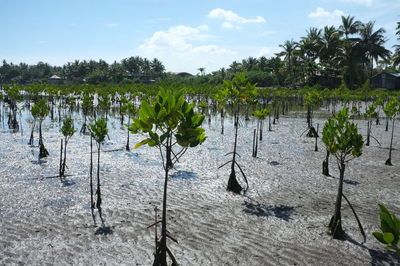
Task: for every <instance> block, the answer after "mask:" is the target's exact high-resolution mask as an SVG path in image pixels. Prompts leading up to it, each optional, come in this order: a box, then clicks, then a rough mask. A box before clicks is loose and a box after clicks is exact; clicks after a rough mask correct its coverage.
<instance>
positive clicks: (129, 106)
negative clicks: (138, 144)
mask: <svg viewBox="0 0 400 266" xmlns="http://www.w3.org/2000/svg"><path fill="white" fill-rule="evenodd" d="M136 112H137V110H136V108H135V105H134V104H133V102H126V103H125V104H124V105H122V106H121V115H125V114H127V115H128V123H127V125H126V126H127V128H128V132H127V138H126V146H125V149H126V150H127V151H129V150H130V147H129V127H130V123H131V117H133V116H135V115H136Z"/></svg>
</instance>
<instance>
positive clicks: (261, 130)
mask: <svg viewBox="0 0 400 266" xmlns="http://www.w3.org/2000/svg"><path fill="white" fill-rule="evenodd" d="M263 126H264V120H262V121H260V141H262V138H263Z"/></svg>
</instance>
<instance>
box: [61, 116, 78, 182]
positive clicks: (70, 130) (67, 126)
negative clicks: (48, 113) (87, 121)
mask: <svg viewBox="0 0 400 266" xmlns="http://www.w3.org/2000/svg"><path fill="white" fill-rule="evenodd" d="M61 133H62V134H63V135H64V158H63V156H62V151H63V143H62V142H61V156H60V174H59V175H60V178H62V177H65V166H66V161H67V145H68V141H69V139H70V138H71V137H72V135H74V133H75V127H74V120H73V119H72V118H71V117H67V118H65V119H64V120H63V125H62V127H61ZM61 161H62V162H61Z"/></svg>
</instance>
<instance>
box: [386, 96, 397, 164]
mask: <svg viewBox="0 0 400 266" xmlns="http://www.w3.org/2000/svg"><path fill="white" fill-rule="evenodd" d="M383 111H384V112H385V114H386V117H388V118H390V119H392V135H391V137H390V147H389V158H388V159H387V160H386V162H385V164H386V165H392V146H393V133H394V122H395V121H396V115H397V114H398V113H399V112H400V103H399V102H398V101H397V99H396V98H392V99H391V100H390V101H389V102H388V103H387V104H386V105H385V107H384V109H383Z"/></svg>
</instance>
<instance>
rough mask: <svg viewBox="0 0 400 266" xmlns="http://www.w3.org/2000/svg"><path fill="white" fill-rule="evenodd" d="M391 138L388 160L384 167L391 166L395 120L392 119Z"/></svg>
mask: <svg viewBox="0 0 400 266" xmlns="http://www.w3.org/2000/svg"><path fill="white" fill-rule="evenodd" d="M392 120H393V122H392V136H391V137H390V147H389V159H387V160H386V163H385V164H386V165H392V145H393V132H394V121H395V120H396V119H395V118H394V117H393V118H392Z"/></svg>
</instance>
